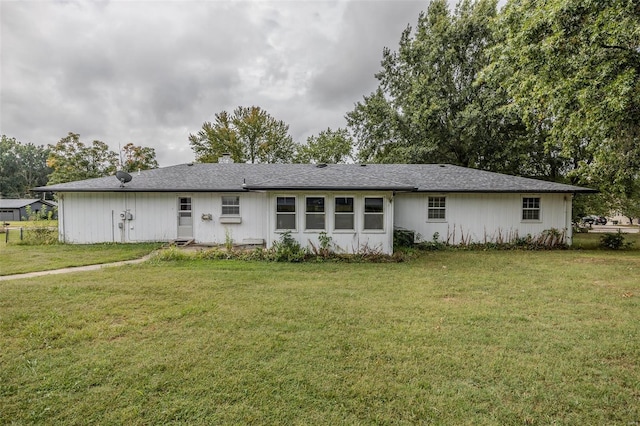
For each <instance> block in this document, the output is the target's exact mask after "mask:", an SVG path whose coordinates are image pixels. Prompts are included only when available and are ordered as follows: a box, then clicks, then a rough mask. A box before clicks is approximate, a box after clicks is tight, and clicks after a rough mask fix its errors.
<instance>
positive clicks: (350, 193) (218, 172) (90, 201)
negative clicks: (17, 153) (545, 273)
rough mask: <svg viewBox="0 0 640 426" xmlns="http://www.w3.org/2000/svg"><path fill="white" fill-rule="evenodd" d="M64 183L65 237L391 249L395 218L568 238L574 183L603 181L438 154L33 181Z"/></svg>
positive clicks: (480, 235)
mask: <svg viewBox="0 0 640 426" xmlns="http://www.w3.org/2000/svg"><path fill="white" fill-rule="evenodd" d="M36 190H37V191H54V192H56V193H57V194H58V204H59V206H58V208H59V217H60V219H59V232H60V240H61V241H64V242H69V243H100V242H141V241H172V240H178V239H193V240H194V241H195V242H197V243H203V244H223V243H225V241H227V240H228V239H232V240H233V241H234V242H235V243H237V244H243V243H247V244H249V243H251V244H265V245H266V246H267V247H270V246H271V245H272V244H273V243H274V242H275V241H278V240H279V239H280V236H281V234H282V233H283V232H286V231H289V232H291V235H292V236H293V237H294V238H295V239H296V240H297V241H299V242H300V243H301V244H302V245H308V244H309V242H311V243H313V244H316V245H317V243H318V237H319V236H320V235H319V234H320V233H322V232H326V233H327V235H328V236H330V237H331V238H332V241H333V243H335V244H336V245H337V247H339V249H340V250H342V251H345V252H357V251H360V250H362V249H365V248H368V249H371V250H379V251H381V252H384V253H391V252H392V251H393V230H394V229H395V228H402V229H407V230H412V231H415V232H416V235H417V236H418V238H419V239H423V240H431V239H432V238H433V236H434V235H435V234H436V233H437V234H438V235H439V238H440V240H442V241H448V242H449V243H451V244H459V243H461V242H463V243H469V242H490V241H493V242H500V241H504V242H506V241H509V240H512V239H514V238H517V237H523V236H526V235H539V234H540V233H542V232H543V231H545V230H548V229H552V228H553V229H557V230H560V231H564V232H565V233H566V238H567V243H569V244H570V243H571V203H572V195H573V194H574V193H581V192H595V191H594V190H591V189H587V188H582V187H576V186H571V185H564V184H559V183H553V182H546V181H541V180H535V179H527V178H522V177H516V176H508V175H504V174H499V173H491V172H486V171H481V170H475V169H468V168H464V167H458V166H451V165H444V164H442V165H439V164H366V165H365V164H332V165H310V164H182V165H177V166H171V167H165V168H159V169H153V170H145V171H142V172H139V173H138V174H137V175H134V176H133V179H132V180H131V181H130V182H127V183H121V182H120V181H118V180H117V179H116V177H114V176H109V177H104V178H98V179H89V180H84V181H78V182H70V183H64V184H58V185H52V186H46V187H40V188H36Z"/></svg>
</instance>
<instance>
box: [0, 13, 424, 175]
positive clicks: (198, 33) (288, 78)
mask: <svg viewBox="0 0 640 426" xmlns="http://www.w3.org/2000/svg"><path fill="white" fill-rule="evenodd" d="M426 6H427V2H424V1H402V0H400V1H397V0H395V1H394V0H388V1H376V0H371V1H357V0H352V1H344V0H343V1H339V0H334V1H312V2H294V1H266V2H264V1H260V2H257V1H256V2H253V1H238V2H231V1H216V0H209V1H189V0H187V1H170V0H167V1H156V2H150V1H136V2H129V1H101V2H95V1H88V0H78V1H69V2H41V1H22V2H13V1H11V2H0V19H1V21H0V40H1V43H2V44H1V46H0V52H1V53H0V55H1V56H0V132H1V133H3V134H6V135H8V136H10V137H15V138H17V139H18V140H20V141H22V142H33V143H36V144H49V143H55V142H57V141H58V140H59V139H60V138H62V137H64V136H65V135H66V134H67V133H68V132H70V131H72V132H76V133H80V134H81V139H82V140H85V141H91V140H94V139H97V140H102V141H104V142H107V143H108V144H110V146H111V148H112V149H117V148H118V145H119V144H120V145H124V144H125V143H127V142H133V143H135V144H139V145H145V146H152V147H154V148H155V149H156V153H157V156H158V160H159V162H160V164H161V165H163V166H166V165H170V164H175V163H180V162H187V161H191V160H192V159H193V153H192V152H191V150H190V148H189V145H188V135H189V133H195V132H197V131H198V130H199V129H200V128H201V126H202V123H203V122H204V121H209V120H212V119H213V115H214V114H215V113H218V112H220V111H223V110H227V111H230V110H233V109H234V108H236V107H237V106H240V105H243V106H250V105H257V106H260V107H262V108H264V109H265V110H267V111H268V112H269V113H270V114H271V115H273V116H274V117H275V118H277V119H280V120H283V121H285V122H286V123H287V124H289V125H290V132H291V134H292V136H293V137H294V138H295V139H296V140H299V141H303V140H305V139H306V137H307V136H309V135H311V134H316V133H317V132H319V131H321V130H323V129H326V128H327V127H332V128H337V127H340V126H344V125H345V123H344V115H345V113H346V112H348V111H349V110H351V109H352V108H353V104H354V102H356V101H358V100H360V99H361V98H362V96H364V95H367V94H369V93H370V92H371V91H372V90H373V89H374V88H375V87H376V85H377V82H376V80H375V78H374V74H375V72H376V71H378V69H379V64H380V59H381V58H382V49H383V47H385V46H388V47H390V48H392V49H393V48H396V47H397V44H398V41H399V39H400V34H401V32H402V30H403V29H404V28H405V27H406V25H407V24H409V23H412V24H413V23H415V22H416V20H417V17H418V13H419V11H420V10H422V9H424V8H426Z"/></svg>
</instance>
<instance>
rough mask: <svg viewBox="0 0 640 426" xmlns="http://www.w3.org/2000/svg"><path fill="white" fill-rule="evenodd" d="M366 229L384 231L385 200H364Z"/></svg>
mask: <svg viewBox="0 0 640 426" xmlns="http://www.w3.org/2000/svg"><path fill="white" fill-rule="evenodd" d="M364 229H365V230H379V229H384V198H382V197H367V198H365V199H364Z"/></svg>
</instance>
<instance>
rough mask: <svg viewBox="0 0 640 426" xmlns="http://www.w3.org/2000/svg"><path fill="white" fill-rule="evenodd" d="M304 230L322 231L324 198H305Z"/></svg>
mask: <svg viewBox="0 0 640 426" xmlns="http://www.w3.org/2000/svg"><path fill="white" fill-rule="evenodd" d="M305 206H306V211H305V213H306V226H305V229H324V197H307V198H306V200H305Z"/></svg>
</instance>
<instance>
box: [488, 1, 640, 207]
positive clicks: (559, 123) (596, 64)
mask: <svg viewBox="0 0 640 426" xmlns="http://www.w3.org/2000/svg"><path fill="white" fill-rule="evenodd" d="M501 15H502V16H501V17H500V20H499V25H498V26H497V28H499V29H500V31H501V38H502V40H503V42H502V44H501V46H500V48H499V49H496V51H495V52H494V55H493V61H494V63H493V65H492V67H493V68H494V69H497V70H499V72H501V74H502V75H503V76H504V77H505V78H504V80H503V83H504V86H505V87H506V89H507V91H508V93H509V96H510V97H511V98H512V99H513V106H514V107H515V108H517V109H518V110H519V111H520V114H521V115H522V117H523V119H524V121H525V123H526V124H527V126H528V128H529V129H535V128H540V127H544V128H545V132H546V134H545V147H546V149H547V151H549V152H554V151H555V152H557V153H558V156H561V157H563V158H565V159H567V164H568V166H569V167H568V168H567V170H565V171H566V173H567V174H568V175H569V177H571V178H573V181H574V182H579V183H582V184H589V185H598V186H600V188H601V189H602V190H605V191H609V192H613V193H618V194H621V195H623V196H624V197H627V198H628V197H630V196H632V194H633V192H634V191H635V188H636V187H637V180H638V178H639V177H638V172H637V171H638V169H639V168H640V143H639V142H640V3H638V2H634V1H621V0H609V1H598V0H546V1H537V0H512V1H510V2H509V3H508V4H507V6H506V7H505V9H504V11H503V13H502V14H501Z"/></svg>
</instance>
